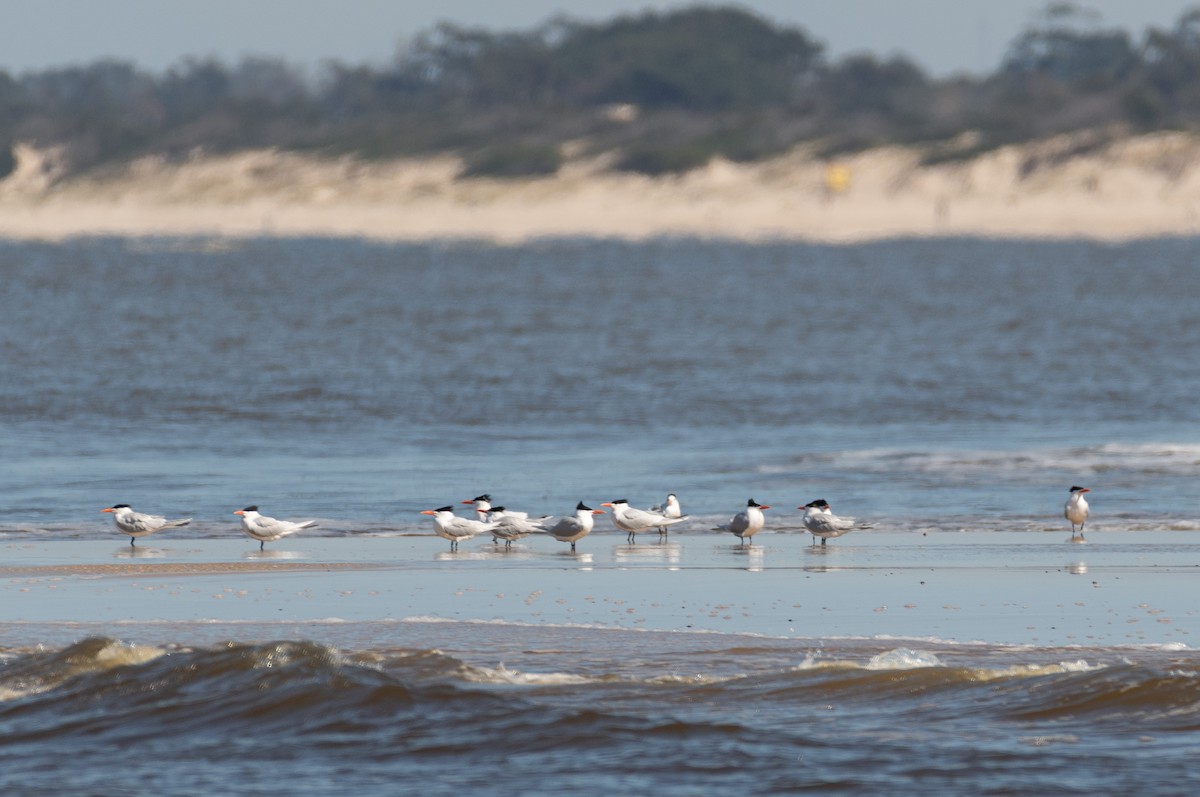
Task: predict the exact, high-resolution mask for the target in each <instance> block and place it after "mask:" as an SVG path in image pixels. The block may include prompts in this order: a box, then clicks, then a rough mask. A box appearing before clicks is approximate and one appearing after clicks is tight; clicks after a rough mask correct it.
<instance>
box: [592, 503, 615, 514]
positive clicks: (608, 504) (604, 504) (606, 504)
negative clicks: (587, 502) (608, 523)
mask: <svg viewBox="0 0 1200 797" xmlns="http://www.w3.org/2000/svg"><path fill="white" fill-rule="evenodd" d="M600 506H608V507H611V506H612V502H611V501H605V502H604V503H603V504H601V505H600ZM592 511H593V512H595V511H596V510H594V509H593V510H592ZM601 514H603V513H601Z"/></svg>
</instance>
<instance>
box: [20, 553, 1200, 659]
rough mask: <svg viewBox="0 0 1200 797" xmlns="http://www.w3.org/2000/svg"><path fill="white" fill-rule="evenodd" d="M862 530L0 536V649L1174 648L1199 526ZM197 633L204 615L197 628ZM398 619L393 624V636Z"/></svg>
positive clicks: (1191, 631)
mask: <svg viewBox="0 0 1200 797" xmlns="http://www.w3.org/2000/svg"><path fill="white" fill-rule="evenodd" d="M1095 536H1097V537H1098V538H1097V539H1095V540H1092V539H1089V541H1088V542H1086V543H1071V542H1069V533H1068V532H1063V533H1057V532H1043V533H1037V532H1013V533H969V532H966V533H957V534H954V533H944V534H934V535H929V536H926V535H922V534H899V533H889V532H866V533H858V534H853V535H850V536H848V537H844V538H842V539H839V540H835V541H833V542H831V543H830V544H829V545H828V546H826V547H824V548H821V547H820V546H816V547H814V546H811V545H810V544H809V538H808V537H807V536H806V535H801V534H794V533H792V534H788V533H779V534H761V535H759V536H758V537H757V538H756V541H755V544H754V545H752V546H746V547H739V546H738V545H737V542H736V540H733V539H732V538H726V537H725V536H724V535H720V534H715V533H714V534H713V535H711V536H710V535H705V534H703V533H686V534H682V535H676V536H672V537H671V538H670V540H668V541H666V542H664V543H659V542H656V541H653V539H652V538H647V539H646V540H644V541H641V542H639V543H638V544H636V545H627V544H625V542H624V538H623V536H620V535H617V534H612V533H608V534H599V533H597V534H593V535H592V536H591V537H589V538H587V539H585V540H584V541H582V542H581V543H580V545H579V549H580V550H579V552H578V553H576V554H571V553H570V552H569V550H568V549H567V547H566V546H564V545H560V544H557V543H554V541H552V540H548V539H542V538H537V539H532V540H524V541H522V542H521V543H519V544H518V545H517V546H514V548H513V550H511V551H505V549H504V548H503V546H493V545H492V543H491V542H490V541H482V540H478V539H476V540H473V541H470V542H467V543H464V544H463V546H462V550H461V551H460V552H458V553H451V552H449V551H448V550H447V544H446V543H445V541H443V540H440V539H438V538H436V537H433V536H428V537H423V536H410V537H368V538H359V539H349V538H329V537H326V538H306V539H300V538H297V539H292V540H288V541H286V543H284V544H277V545H276V546H275V547H273V548H268V550H267V551H264V552H260V551H258V549H257V547H256V546H255V547H251V545H248V544H246V543H242V542H241V541H237V540H232V539H231V540H212V539H207V540H188V539H176V538H170V537H167V536H162V537H160V538H153V539H151V540H149V541H143V544H141V545H139V546H137V547H136V548H131V547H130V546H129V545H127V544H126V545H121V544H120V543H115V542H109V541H96V542H35V541H30V542H22V541H12V540H10V541H6V542H4V543H2V544H0V556H2V557H3V561H4V565H3V567H2V568H0V596H2V606H3V608H0V633H2V634H3V637H4V639H5V641H6V644H8V645H21V644H41V643H46V642H50V641H67V640H71V639H76V638H79V637H82V636H87V635H95V634H101V635H111V636H117V637H121V638H132V639H138V638H139V636H140V635H144V634H145V633H147V629H150V628H158V629H163V628H168V629H170V630H171V633H170V637H171V639H173V640H175V641H180V640H181V639H182V640H184V641H186V640H187V639H188V637H189V633H190V632H189V629H194V630H196V632H197V633H200V629H211V627H213V626H222V627H225V626H233V627H238V626H242V627H246V628H250V627H253V628H254V629H255V630H254V632H253V633H254V634H256V635H261V634H266V635H268V636H270V635H271V634H272V632H271V630H270V629H272V628H273V627H277V626H280V625H281V624H283V625H286V626H287V627H288V628H290V629H294V628H295V627H297V626H299V627H300V628H301V629H302V633H303V634H304V635H306V636H309V637H311V638H314V639H317V640H319V641H323V642H328V643H331V644H338V643H339V641H344V640H346V639H347V638H356V637H357V636H358V635H360V634H361V633H362V628H364V627H367V626H370V627H372V628H378V627H379V626H380V624H383V626H386V627H388V628H399V627H404V626H406V625H412V624H418V623H438V622H468V623H470V622H474V623H487V624H494V623H502V624H503V623H513V624H519V625H529V626H538V627H544V628H548V629H552V628H554V627H566V626H582V627H590V628H612V629H625V630H631V629H636V630H657V631H672V632H713V633H731V634H754V635H761V636H766V637H778V638H836V637H852V638H871V639H879V638H898V639H918V640H920V639H936V640H941V641H945V642H952V643H978V642H983V643H994V644H1009V645H1011V644H1017V645H1023V644H1027V645H1034V646H1039V647H1041V646H1074V645H1086V646H1127V645H1179V646H1181V647H1184V646H1187V647H1190V646H1193V645H1194V644H1195V640H1196V639H1197V638H1198V637H1200V608H1197V607H1196V606H1195V603H1194V601H1193V600H1192V599H1191V597H1190V596H1191V592H1192V591H1191V588H1190V587H1191V584H1192V582H1193V581H1194V580H1195V577H1196V573H1197V568H1200V538H1196V537H1195V535H1192V534H1188V533H1185V532H1137V533H1128V532H1126V533H1104V534H1097V535H1095ZM203 633H205V634H208V633H210V631H204V632H203ZM397 633H398V632H397Z"/></svg>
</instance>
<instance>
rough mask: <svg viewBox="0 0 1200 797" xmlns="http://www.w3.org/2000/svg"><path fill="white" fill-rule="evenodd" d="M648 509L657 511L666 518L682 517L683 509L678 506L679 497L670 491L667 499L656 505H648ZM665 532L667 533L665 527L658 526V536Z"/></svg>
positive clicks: (664, 534) (663, 534)
mask: <svg viewBox="0 0 1200 797" xmlns="http://www.w3.org/2000/svg"><path fill="white" fill-rule="evenodd" d="M650 511H651V512H657V513H658V514H660V515H662V516H663V517H667V518H677V517H683V510H682V508H680V506H679V498H678V497H676V495H675V493H671V494H670V495H668V496H667V500H666V501H664V502H663V503H661V504H659V505H658V506H652V507H650ZM666 534H667V527H666V526H659V527H658V536H660V537H663V536H666Z"/></svg>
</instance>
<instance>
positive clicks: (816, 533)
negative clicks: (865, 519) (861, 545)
mask: <svg viewBox="0 0 1200 797" xmlns="http://www.w3.org/2000/svg"><path fill="white" fill-rule="evenodd" d="M796 508H797V509H802V510H804V528H806V529H808V531H809V533H811V534H812V535H813V545H816V544H817V538H818V537H819V538H820V539H821V544H822V545H824V544H825V543H826V542H828V541H829V540H830V539H831V538H833V537H840V536H842V535H843V534H848V533H850V532H851V531H854V530H855V529H869V528H871V527H870V526H869V525H867V524H865V523H855V522H854V518H852V517H838V516H837V515H835V514H833V509H831V508H830V506H829V502H828V501H826V500H825V499H824V498H818V499H817V500H815V501H809V502H808V503H807V504H805V505H804V506H798V507H796Z"/></svg>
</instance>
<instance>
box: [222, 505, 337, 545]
mask: <svg viewBox="0 0 1200 797" xmlns="http://www.w3.org/2000/svg"><path fill="white" fill-rule="evenodd" d="M233 514H235V515H241V516H242V529H243V530H244V531H245V532H246V533H247V534H249V535H250V536H251V537H253V538H254V539H256V540H258V550H260V551H261V550H263V549H264V548H265V547H266V544H267V543H268V542H275V541H276V540H278V539H282V538H283V537H286V536H288V535H289V534H295V533H296V532H297V531H300V530H301V529H315V528H316V527H317V521H315V520H302V521H292V520H276V519H275V518H273V517H267V516H266V515H260V514H259V513H258V507H257V506H253V505H251V506H248V507H246V508H245V509H238V510H237V511H235V512H234V513H233Z"/></svg>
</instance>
